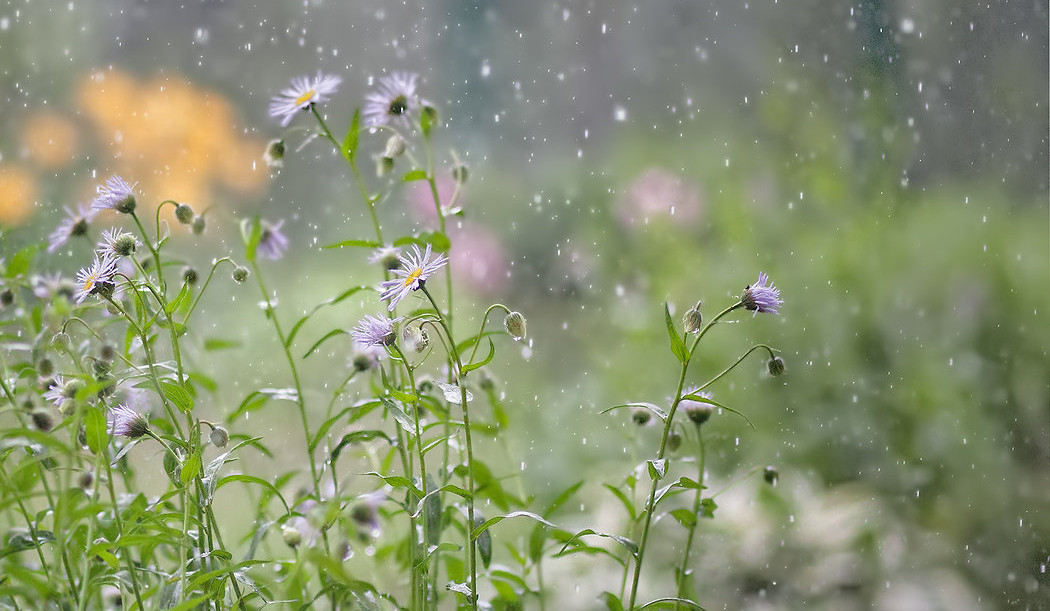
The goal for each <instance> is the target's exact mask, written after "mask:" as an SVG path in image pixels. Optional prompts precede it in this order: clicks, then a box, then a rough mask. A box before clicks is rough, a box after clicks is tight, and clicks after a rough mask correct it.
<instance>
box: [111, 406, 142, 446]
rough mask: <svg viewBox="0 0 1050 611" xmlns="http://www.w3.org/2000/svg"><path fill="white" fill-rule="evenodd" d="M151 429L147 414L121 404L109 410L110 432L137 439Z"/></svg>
mask: <svg viewBox="0 0 1050 611" xmlns="http://www.w3.org/2000/svg"><path fill="white" fill-rule="evenodd" d="M148 431H149V420H148V419H147V418H146V416H145V415H143V414H141V413H139V412H137V411H135V410H133V409H131V408H130V407H128V406H127V405H124V404H121V405H118V406H116V407H114V408H112V409H110V410H109V434H110V435H122V436H124V437H130V438H131V439H137V438H139V437H142V436H143V435H145V434H146V433H147V432H148Z"/></svg>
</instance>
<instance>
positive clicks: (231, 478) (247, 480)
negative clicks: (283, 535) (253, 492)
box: [215, 474, 292, 513]
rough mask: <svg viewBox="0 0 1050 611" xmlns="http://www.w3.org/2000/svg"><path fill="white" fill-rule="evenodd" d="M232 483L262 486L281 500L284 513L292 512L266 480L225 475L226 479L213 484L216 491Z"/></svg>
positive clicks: (278, 491)
mask: <svg viewBox="0 0 1050 611" xmlns="http://www.w3.org/2000/svg"><path fill="white" fill-rule="evenodd" d="M233 482H242V483H245V484H256V485H259V486H262V487H263V488H266V489H267V490H268V491H270V492H272V493H273V494H274V495H275V496H276V497H277V498H278V499H280V500H281V504H283V505H284V511H285V513H291V512H292V510H291V508H290V507H289V506H288V501H286V500H284V497H283V496H281V491H280V490H278V489H277V488H276V487H275V486H274V485H273V484H271V483H270V482H268V481H266V480H264V479H262V478H260V477H255V476H254V475H244V474H235V475H227V476H226V477H224V478H222V479H220V480H219V481H218V483H216V484H215V489H216V490H218V489H219V488H222V487H223V486H225V485H226V484H232V483H233Z"/></svg>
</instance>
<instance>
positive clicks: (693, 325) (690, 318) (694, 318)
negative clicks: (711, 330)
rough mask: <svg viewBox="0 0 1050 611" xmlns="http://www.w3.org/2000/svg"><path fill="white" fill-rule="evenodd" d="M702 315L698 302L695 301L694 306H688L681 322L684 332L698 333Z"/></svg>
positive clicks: (702, 320)
mask: <svg viewBox="0 0 1050 611" xmlns="http://www.w3.org/2000/svg"><path fill="white" fill-rule="evenodd" d="M703 322H704V317H703V316H702V315H701V314H700V302H699V301H698V302H696V307H695V308H689V310H687V311H686V313H685V316H683V317H682V324H683V326H684V327H685V332H686V333H699V332H700V329H701V327H702V326H703Z"/></svg>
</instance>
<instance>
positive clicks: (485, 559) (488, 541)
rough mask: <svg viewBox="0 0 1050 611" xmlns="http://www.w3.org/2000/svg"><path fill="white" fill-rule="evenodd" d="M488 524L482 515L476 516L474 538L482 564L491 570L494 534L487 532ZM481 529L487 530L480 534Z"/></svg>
mask: <svg viewBox="0 0 1050 611" xmlns="http://www.w3.org/2000/svg"><path fill="white" fill-rule="evenodd" d="M507 517H509V516H507ZM537 517H538V516H537ZM479 524H480V526H479ZM486 524H487V522H485V520H484V518H483V516H482V515H481V514H480V513H478V514H475V516H474V526H475V527H476V528H475V530H474V532H475V533H476V534H474V535H472V536H473V537H474V539H475V540H476V541H477V542H478V554H479V555H481V564H482V565H484V567H485V568H486V569H487V568H489V564H490V563H491V562H492V533H490V532H489V531H488V530H487V527H486ZM481 528H485V529H486V530H481V532H478V529H481Z"/></svg>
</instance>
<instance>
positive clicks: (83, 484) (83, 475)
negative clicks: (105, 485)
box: [77, 469, 95, 492]
mask: <svg viewBox="0 0 1050 611" xmlns="http://www.w3.org/2000/svg"><path fill="white" fill-rule="evenodd" d="M94 484H95V474H94V473H92V472H91V470H90V469H88V470H85V471H81V472H80V474H78V475H77V487H78V488H80V489H81V490H83V491H84V492H90V491H91V486H93V485H94Z"/></svg>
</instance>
